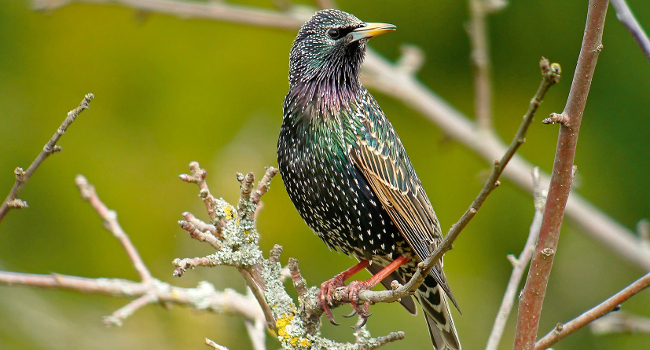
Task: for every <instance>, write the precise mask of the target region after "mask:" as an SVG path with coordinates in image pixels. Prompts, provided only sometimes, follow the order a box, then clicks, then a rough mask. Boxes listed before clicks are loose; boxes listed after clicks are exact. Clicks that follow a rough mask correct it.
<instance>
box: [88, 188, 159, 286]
mask: <svg viewBox="0 0 650 350" xmlns="http://www.w3.org/2000/svg"><path fill="white" fill-rule="evenodd" d="M75 184H76V185H77V187H78V188H79V192H81V198H83V199H84V200H86V201H88V202H89V203H90V205H91V206H92V207H93V208H94V209H95V211H96V212H97V214H98V215H99V217H100V218H101V219H102V220H103V221H104V228H105V229H107V230H108V231H110V232H111V233H112V234H113V236H115V238H117V240H118V241H119V242H120V244H121V245H122V248H124V251H126V255H127V256H128V257H129V259H130V260H131V263H133V267H134V268H135V270H136V271H137V272H138V274H139V275H140V278H141V279H142V282H144V283H151V281H152V280H153V277H151V272H149V269H147V266H146V265H145V264H144V262H143V261H142V258H141V257H140V254H138V250H137V249H136V248H135V246H134V245H133V243H132V242H131V239H129V236H128V235H127V234H126V232H124V230H123V229H122V226H120V223H119V222H118V221H117V212H115V211H114V210H110V209H108V207H106V205H105V204H104V203H102V201H101V200H100V199H99V197H98V196H97V192H96V191H95V187H94V186H93V185H91V184H89V183H88V180H86V178H85V177H84V176H83V175H77V177H76V178H75Z"/></svg>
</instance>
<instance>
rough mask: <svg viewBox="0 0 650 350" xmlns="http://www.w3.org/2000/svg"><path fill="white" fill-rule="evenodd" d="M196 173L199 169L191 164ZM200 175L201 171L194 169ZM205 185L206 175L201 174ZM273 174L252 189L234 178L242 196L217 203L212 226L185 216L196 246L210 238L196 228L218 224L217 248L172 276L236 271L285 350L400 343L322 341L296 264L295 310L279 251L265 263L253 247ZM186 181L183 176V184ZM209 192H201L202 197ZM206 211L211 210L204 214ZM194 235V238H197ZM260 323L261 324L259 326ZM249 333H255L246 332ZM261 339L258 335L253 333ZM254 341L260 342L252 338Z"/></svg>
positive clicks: (181, 264)
mask: <svg viewBox="0 0 650 350" xmlns="http://www.w3.org/2000/svg"><path fill="white" fill-rule="evenodd" d="M192 164H193V167H194V168H197V167H198V163H196V162H193V163H192ZM198 169H200V168H198ZM199 173H201V174H203V175H202V178H203V180H205V174H206V173H205V171H204V170H202V169H201V170H200V171H199ZM275 174H277V169H275V168H273V167H269V168H267V170H266V174H265V175H264V177H263V178H262V181H260V183H259V184H258V185H257V186H255V184H254V183H255V176H254V174H253V173H248V174H246V175H243V174H237V180H238V181H239V182H240V184H241V187H240V188H241V195H240V198H239V202H238V204H237V207H234V206H232V205H230V204H228V203H226V202H225V201H224V200H223V199H215V200H214V205H213V206H212V209H213V212H214V214H215V215H214V218H213V219H212V220H213V222H211V223H209V224H207V223H202V222H200V221H198V219H196V218H195V217H194V216H193V215H192V214H190V213H184V216H185V217H186V219H187V218H189V219H192V221H193V222H194V223H191V222H189V220H188V222H186V223H185V224H187V225H189V226H188V227H190V226H191V228H190V229H188V232H189V233H190V237H192V238H195V239H197V240H199V241H204V242H208V243H210V242H209V240H208V239H206V238H205V236H209V235H213V233H212V232H211V231H210V230H207V229H206V230H204V231H201V230H198V228H197V227H199V226H203V227H210V225H214V224H215V223H216V222H221V223H222V229H221V230H220V232H219V236H218V237H216V236H214V237H215V239H216V240H217V241H218V244H214V243H210V244H211V245H212V246H213V247H220V248H219V249H218V250H217V251H216V252H215V253H214V254H211V255H208V256H206V257H197V258H185V259H175V260H174V262H173V263H174V265H175V266H176V267H177V269H176V270H175V272H174V274H175V275H177V276H180V275H182V274H183V273H185V271H186V270H188V269H191V268H194V267H196V266H216V265H229V266H234V267H236V268H237V269H239V271H240V272H241V273H242V276H243V277H244V279H245V281H246V284H247V285H248V286H249V287H250V288H251V290H252V292H253V294H254V295H255V298H256V299H257V301H258V303H259V304H260V305H261V306H262V310H263V314H264V318H263V320H265V323H266V325H267V327H268V328H269V329H271V330H273V331H274V332H275V333H276V334H277V336H278V340H279V341H280V342H281V344H282V347H283V348H284V349H349V350H353V349H376V348H378V347H380V346H382V345H384V344H387V343H389V342H392V341H396V340H400V339H402V338H403V337H404V334H403V333H402V332H395V333H391V334H389V335H387V336H385V337H379V338H372V337H370V334H369V333H368V332H367V331H366V330H365V329H363V330H360V331H359V332H358V333H357V334H356V337H357V341H356V342H355V343H339V342H335V341H332V340H329V339H326V338H323V337H322V336H321V335H320V325H321V323H320V315H321V314H322V310H321V309H320V308H319V307H318V303H317V290H318V289H317V288H315V287H308V286H307V283H306V282H305V280H304V279H302V277H301V275H300V271H299V270H298V262H297V261H296V260H295V259H290V262H289V270H290V274H291V276H292V281H293V283H294V286H295V287H296V289H297V290H298V294H299V302H298V304H296V303H295V302H294V301H293V300H292V299H291V297H290V296H289V294H288V293H287V291H286V289H285V286H284V284H283V281H284V273H283V268H282V265H281V264H280V255H281V253H282V247H281V246H279V245H276V246H275V247H274V248H273V249H272V250H271V253H270V255H269V258H268V259H265V258H264V257H263V255H262V252H261V251H260V250H259V246H258V245H257V243H258V239H259V233H258V232H257V230H256V228H255V222H254V220H255V215H254V214H255V212H256V208H257V205H258V204H259V203H260V198H261V196H262V195H263V194H264V193H266V191H268V189H269V186H270V182H271V179H272V178H273V176H274V175H275ZM188 176H189V175H182V176H181V178H187V177H188ZM204 190H207V186H206V188H205V189H202V190H201V191H204ZM208 210H210V209H208ZM182 226H183V225H182ZM197 231H198V233H197ZM258 322H259V320H258ZM247 328H248V329H249V332H251V331H254V330H255V327H254V326H253V325H250V326H248V327H247ZM257 334H258V335H259V333H257ZM251 337H252V338H253V339H254V342H255V341H259V339H256V338H255V336H254V335H253V334H252V333H251Z"/></svg>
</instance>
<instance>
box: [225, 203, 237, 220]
mask: <svg viewBox="0 0 650 350" xmlns="http://www.w3.org/2000/svg"><path fill="white" fill-rule="evenodd" d="M223 212H224V213H225V214H226V220H230V219H232V218H233V217H235V216H236V215H237V214H236V213H233V208H232V207H231V206H229V205H227V206H225V207H224V208H223Z"/></svg>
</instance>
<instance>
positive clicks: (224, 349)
mask: <svg viewBox="0 0 650 350" xmlns="http://www.w3.org/2000/svg"><path fill="white" fill-rule="evenodd" d="M205 345H207V346H210V347H212V348H213V349H216V350H228V348H227V347H225V346H223V345H219V344H217V343H215V342H214V340H210V339H208V338H205Z"/></svg>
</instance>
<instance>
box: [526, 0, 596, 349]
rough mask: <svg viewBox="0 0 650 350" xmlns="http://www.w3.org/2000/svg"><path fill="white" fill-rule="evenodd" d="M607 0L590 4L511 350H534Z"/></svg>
mask: <svg viewBox="0 0 650 350" xmlns="http://www.w3.org/2000/svg"><path fill="white" fill-rule="evenodd" d="M607 4H608V0H590V1H589V10H588V12H587V24H586V28H585V31H584V37H583V41H582V48H581V49H580V55H579V57H578V65H577V67H576V70H575V75H574V77H573V82H572V83H571V90H570V92H569V97H568V99H567V104H566V106H565V108H564V111H563V112H562V115H564V116H566V118H567V119H568V122H566V123H563V124H560V134H559V136H558V142H557V148H556V153H555V162H554V164H553V176H552V177H551V185H550V188H549V192H548V199H547V201H546V208H545V210H544V219H543V221H542V227H541V229H540V233H539V240H538V242H537V246H536V248H535V253H534V254H533V258H532V261H531V265H530V270H529V271H528V277H527V279H526V285H525V286H524V289H523V292H522V296H521V298H520V300H519V314H518V318H517V332H516V336H515V346H514V349H515V350H520V349H532V348H533V347H534V346H535V345H534V344H535V338H536V337H537V329H538V327H539V319H540V315H541V312H542V304H543V302H544V296H545V295H546V286H547V284H548V280H549V275H550V273H551V267H552V266H553V258H554V257H555V252H556V251H557V242H558V240H559V238H560V225H561V224H562V219H563V216H564V209H565V206H566V204H567V200H568V198H569V193H570V191H571V185H572V183H573V175H574V172H573V170H574V167H573V159H574V157H575V151H576V144H577V142H578V133H579V131H580V123H581V121H582V113H583V111H584V108H585V104H586V102H587V96H588V95H589V88H590V86H591V80H592V78H593V74H594V70H595V68H596V62H597V61H598V54H599V53H600V50H601V49H602V47H603V45H602V44H601V39H602V35H603V27H604V25H605V15H606V13H607Z"/></svg>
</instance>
